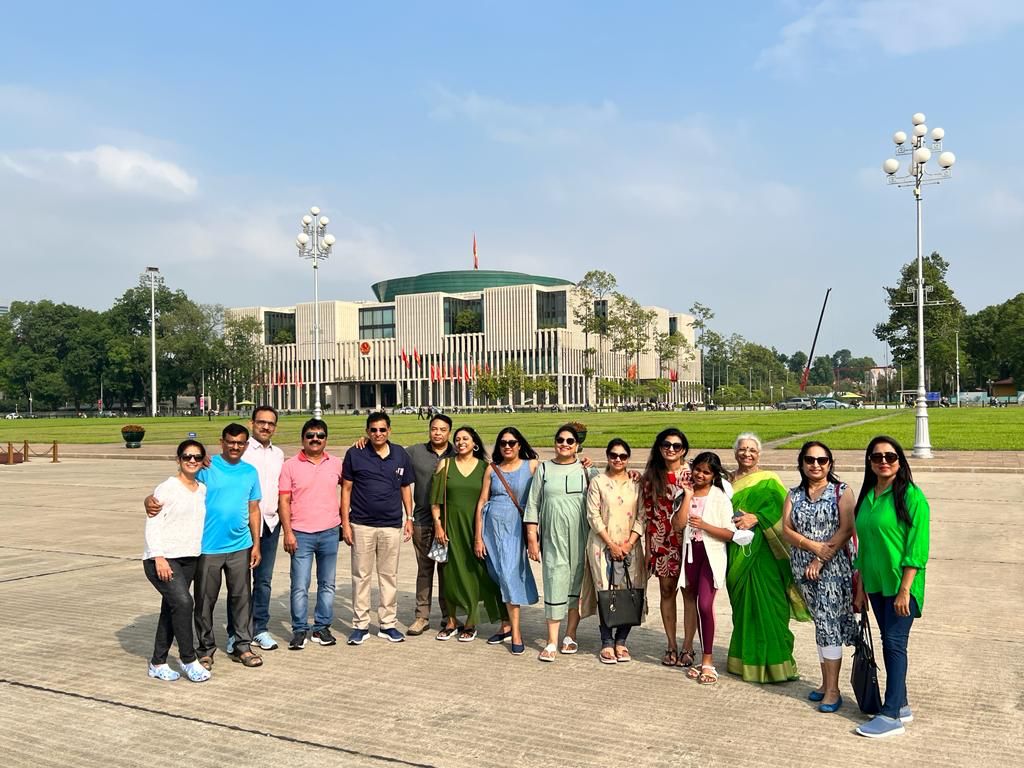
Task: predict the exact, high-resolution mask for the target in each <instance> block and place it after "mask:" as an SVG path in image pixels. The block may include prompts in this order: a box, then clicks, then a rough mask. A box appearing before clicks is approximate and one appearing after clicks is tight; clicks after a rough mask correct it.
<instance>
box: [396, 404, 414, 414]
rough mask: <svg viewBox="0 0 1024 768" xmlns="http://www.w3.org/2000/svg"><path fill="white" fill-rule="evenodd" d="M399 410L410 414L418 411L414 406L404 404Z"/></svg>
mask: <svg viewBox="0 0 1024 768" xmlns="http://www.w3.org/2000/svg"><path fill="white" fill-rule="evenodd" d="M398 412H399V413H404V414H406V415H408V414H410V413H416V409H415V408H413V407H412V406H411V405H403V406H402V407H401V408H399V409H398Z"/></svg>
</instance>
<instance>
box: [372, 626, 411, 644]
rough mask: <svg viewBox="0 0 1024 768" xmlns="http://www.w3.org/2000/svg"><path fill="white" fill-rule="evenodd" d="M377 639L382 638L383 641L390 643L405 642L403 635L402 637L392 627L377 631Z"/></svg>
mask: <svg viewBox="0 0 1024 768" xmlns="http://www.w3.org/2000/svg"><path fill="white" fill-rule="evenodd" d="M377 637H383V638H384V639H385V640H387V641H389V642H392V643H401V642H405V635H403V634H402V633H401V632H399V631H398V630H397V629H395V628H394V627H388V628H387V629H378V630H377Z"/></svg>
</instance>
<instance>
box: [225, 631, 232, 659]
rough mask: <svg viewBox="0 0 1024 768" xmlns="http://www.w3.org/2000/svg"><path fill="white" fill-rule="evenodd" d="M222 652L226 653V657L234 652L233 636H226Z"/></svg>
mask: <svg viewBox="0 0 1024 768" xmlns="http://www.w3.org/2000/svg"><path fill="white" fill-rule="evenodd" d="M224 650H225V651H227V652H228V656H230V655H231V654H232V653H234V652H235V636H234V635H228V641H227V642H226V643H225V644H224Z"/></svg>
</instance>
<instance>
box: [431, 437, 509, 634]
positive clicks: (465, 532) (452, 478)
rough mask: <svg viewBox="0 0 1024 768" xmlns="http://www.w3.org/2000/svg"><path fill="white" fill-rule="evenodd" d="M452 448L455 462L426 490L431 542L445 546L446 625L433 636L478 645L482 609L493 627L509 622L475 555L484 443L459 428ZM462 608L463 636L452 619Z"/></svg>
mask: <svg viewBox="0 0 1024 768" xmlns="http://www.w3.org/2000/svg"><path fill="white" fill-rule="evenodd" d="M452 442H453V443H454V444H455V458H454V459H445V460H444V461H442V462H440V463H439V464H438V467H437V472H436V473H435V474H434V481H433V484H432V485H431V489H430V504H431V509H432V512H433V516H434V537H435V538H436V539H437V540H438V541H440V542H441V543H442V544H447V545H448V562H447V563H446V564H445V567H444V599H445V601H446V602H447V604H448V623H447V625H446V626H444V627H442V628H441V631H440V632H438V633H437V639H438V640H450V639H451V638H452V637H453V636H454V635H455V634H456V633H457V634H458V636H459V638H458V639H459V642H460V643H468V642H470V641H472V640H475V639H476V624H477V620H478V618H479V614H480V604H481V603H483V605H484V609H485V610H486V611H487V618H488V619H489V620H490V621H492V622H496V621H498V620H499V619H501V620H503V621H507V620H508V612H507V610H506V609H505V605H504V603H502V602H501V592H500V590H499V589H498V586H497V585H496V584H495V583H494V582H493V581H491V577H490V575H489V574H488V573H487V566H486V565H485V563H484V561H483V560H481V559H480V558H478V557H477V556H476V553H475V552H474V551H473V543H474V541H475V533H474V524H475V522H476V503H477V500H478V499H479V498H480V489H481V488H483V484H484V472H485V470H486V469H487V461H486V459H485V456H484V449H483V441H481V440H480V436H479V435H478V434H477V433H476V430H474V429H473V428H472V427H459V428H458V429H457V430H455V435H454V439H453V440H452ZM460 608H461V609H462V610H463V611H464V612H465V613H466V625H465V626H464V627H462V628H461V630H460V629H459V628H458V623H457V621H456V617H455V612H456V609H460Z"/></svg>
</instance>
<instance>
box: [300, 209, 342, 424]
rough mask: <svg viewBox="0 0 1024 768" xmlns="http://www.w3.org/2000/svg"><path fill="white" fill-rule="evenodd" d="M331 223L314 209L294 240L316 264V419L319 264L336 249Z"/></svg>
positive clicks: (317, 412)
mask: <svg viewBox="0 0 1024 768" xmlns="http://www.w3.org/2000/svg"><path fill="white" fill-rule="evenodd" d="M330 222H331V220H330V219H328V218H327V217H326V216H321V215H320V209H319V208H317V207H316V206H315V205H314V206H313V207H312V208H310V209H309V213H307V214H306V215H305V216H303V217H302V231H301V232H300V233H299V235H298V237H296V238H295V245H296V246H297V247H298V249H299V258H302V259H311V260H312V261H313V379H314V386H315V387H316V394H315V396H314V398H313V418H315V419H319V418H322V417H323V414H324V412H323V409H322V408H321V407H320V281H319V264H318V262H319V260H320V259H326V258H327V257H328V256H330V255H331V249H332V248H333V247H334V242H335V238H334V235H329V234H327V225H328V224H330Z"/></svg>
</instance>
